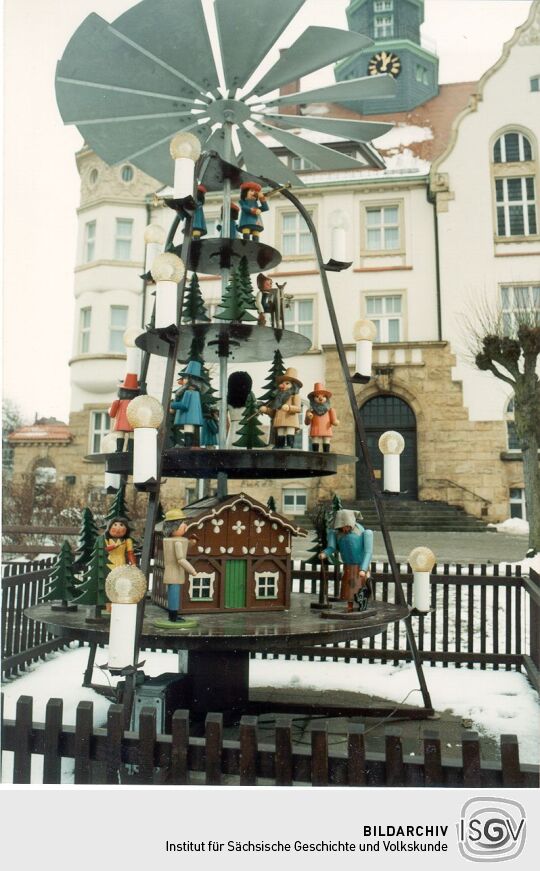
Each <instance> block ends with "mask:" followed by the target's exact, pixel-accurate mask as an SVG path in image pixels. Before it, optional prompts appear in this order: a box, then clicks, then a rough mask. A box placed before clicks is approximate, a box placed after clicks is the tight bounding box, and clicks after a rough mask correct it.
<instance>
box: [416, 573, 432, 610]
mask: <svg viewBox="0 0 540 871" xmlns="http://www.w3.org/2000/svg"><path fill="white" fill-rule="evenodd" d="M429 589H430V587H429V572H414V573H413V607H414V608H416V610H417V611H424V612H427V611H429V599H430V595H429Z"/></svg>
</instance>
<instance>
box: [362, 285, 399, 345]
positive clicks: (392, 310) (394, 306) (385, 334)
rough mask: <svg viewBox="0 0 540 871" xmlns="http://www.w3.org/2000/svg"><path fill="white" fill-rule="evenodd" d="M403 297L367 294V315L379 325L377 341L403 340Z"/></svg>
mask: <svg viewBox="0 0 540 871" xmlns="http://www.w3.org/2000/svg"><path fill="white" fill-rule="evenodd" d="M402 307H403V298H402V297H401V296H400V295H399V294H395V295H392V296H366V317H368V318H369V319H370V320H371V321H373V323H374V324H375V326H376V327H377V336H376V338H375V341H376V342H401V340H402V336H403V329H402Z"/></svg>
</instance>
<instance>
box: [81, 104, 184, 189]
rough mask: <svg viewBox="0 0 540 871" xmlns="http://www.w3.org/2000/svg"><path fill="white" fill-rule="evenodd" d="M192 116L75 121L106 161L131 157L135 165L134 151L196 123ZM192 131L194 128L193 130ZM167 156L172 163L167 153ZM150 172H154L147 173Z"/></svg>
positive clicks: (154, 143) (94, 148)
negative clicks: (90, 122) (87, 122)
mask: <svg viewBox="0 0 540 871" xmlns="http://www.w3.org/2000/svg"><path fill="white" fill-rule="evenodd" d="M196 123H197V119H196V118H193V116H191V115H190V116H184V117H182V116H180V115H177V116H176V117H172V118H154V119H152V120H151V121H150V120H147V119H144V118H143V119H138V120H127V119H126V120H121V121H118V122H117V123H112V124H111V123H109V122H105V123H96V124H79V125H78V129H79V131H80V133H81V135H82V136H83V137H84V140H85V142H87V143H88V145H89V146H90V147H91V148H92V149H93V150H94V151H95V152H96V154H99V156H100V157H101V158H102V159H103V160H104V161H105V162H106V163H118V161H119V160H132V161H133V163H134V164H135V165H136V166H138V164H137V160H136V155H138V154H139V153H140V152H143V151H146V150H147V149H148V148H152V147H153V146H154V145H156V144H158V143H160V142H162V141H163V140H165V139H166V140H167V141H170V140H171V139H172V137H173V136H174V135H175V133H177V132H178V131H179V130H185V129H186V128H187V127H193V126H194V125H196ZM193 132H195V131H193ZM169 160H170V161H171V163H172V160H171V157H170V155H169ZM151 175H154V173H151Z"/></svg>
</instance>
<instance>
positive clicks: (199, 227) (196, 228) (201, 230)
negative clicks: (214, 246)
mask: <svg viewBox="0 0 540 871" xmlns="http://www.w3.org/2000/svg"><path fill="white" fill-rule="evenodd" d="M205 194H206V188H205V186H204V185H203V184H200V185H198V186H197V206H196V208H195V214H194V215H193V224H192V225H191V235H192V236H193V238H194V239H200V238H201V236H206V232H207V230H206V220H205V217H204V211H203V206H204V200H205V196H204V195H205Z"/></svg>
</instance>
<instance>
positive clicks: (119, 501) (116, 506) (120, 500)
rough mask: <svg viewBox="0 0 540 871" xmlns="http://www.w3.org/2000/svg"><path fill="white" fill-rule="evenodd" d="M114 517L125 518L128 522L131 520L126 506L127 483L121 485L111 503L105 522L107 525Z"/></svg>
mask: <svg viewBox="0 0 540 871" xmlns="http://www.w3.org/2000/svg"><path fill="white" fill-rule="evenodd" d="M114 517H125V518H126V520H129V519H130V518H129V514H128V510H127V506H126V485H125V482H124V483H123V484H121V486H120V487H119V488H118V490H117V492H116V493H115V494H114V499H113V501H112V502H111V507H110V508H109V510H108V512H107V515H106V517H105V520H106V521H107V523H108V522H109V521H110V520H112V519H113V518H114Z"/></svg>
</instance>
